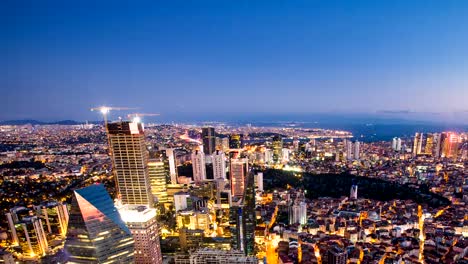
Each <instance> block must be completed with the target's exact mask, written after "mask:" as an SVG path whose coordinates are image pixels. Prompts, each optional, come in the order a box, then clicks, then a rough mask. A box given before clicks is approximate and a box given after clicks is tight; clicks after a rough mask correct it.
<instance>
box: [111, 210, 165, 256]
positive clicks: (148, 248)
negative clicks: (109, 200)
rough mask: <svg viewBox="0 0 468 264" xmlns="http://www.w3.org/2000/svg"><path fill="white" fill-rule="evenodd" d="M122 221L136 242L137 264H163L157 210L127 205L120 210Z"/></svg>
mask: <svg viewBox="0 0 468 264" xmlns="http://www.w3.org/2000/svg"><path fill="white" fill-rule="evenodd" d="M119 213H120V215H121V216H122V220H123V221H124V222H125V224H126V225H127V227H128V229H130V232H131V233H132V235H133V239H134V240H135V257H134V258H135V263H137V264H138V263H141V264H146V263H154V264H161V263H162V255H161V246H160V241H159V232H158V225H157V221H156V209H152V208H148V207H146V206H129V205H125V206H123V207H121V208H119Z"/></svg>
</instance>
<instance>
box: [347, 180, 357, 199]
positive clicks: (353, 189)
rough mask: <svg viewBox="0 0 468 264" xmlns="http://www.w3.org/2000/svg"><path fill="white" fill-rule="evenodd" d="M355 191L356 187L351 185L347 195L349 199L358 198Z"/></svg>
mask: <svg viewBox="0 0 468 264" xmlns="http://www.w3.org/2000/svg"><path fill="white" fill-rule="evenodd" d="M357 191H358V186H357V185H356V184H353V185H352V186H351V191H350V194H349V198H350V199H354V200H356V199H357V197H358V196H357V194H358V193H357Z"/></svg>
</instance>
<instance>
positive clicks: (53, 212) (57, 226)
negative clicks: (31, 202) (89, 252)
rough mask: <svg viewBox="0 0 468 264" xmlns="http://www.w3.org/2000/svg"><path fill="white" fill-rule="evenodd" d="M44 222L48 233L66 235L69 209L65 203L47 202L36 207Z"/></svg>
mask: <svg viewBox="0 0 468 264" xmlns="http://www.w3.org/2000/svg"><path fill="white" fill-rule="evenodd" d="M34 209H35V210H36V212H37V214H38V215H39V216H40V218H41V219H42V221H43V223H44V228H45V230H46V232H47V233H49V234H54V235H58V236H62V237H65V235H66V234H67V225H68V209H67V206H66V205H65V204H62V203H58V202H55V201H51V202H45V203H42V204H41V205H39V206H35V208H34Z"/></svg>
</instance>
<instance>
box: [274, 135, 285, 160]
mask: <svg viewBox="0 0 468 264" xmlns="http://www.w3.org/2000/svg"><path fill="white" fill-rule="evenodd" d="M272 149H273V162H275V163H280V162H281V160H282V155H283V138H282V137H281V136H274V137H273V142H272Z"/></svg>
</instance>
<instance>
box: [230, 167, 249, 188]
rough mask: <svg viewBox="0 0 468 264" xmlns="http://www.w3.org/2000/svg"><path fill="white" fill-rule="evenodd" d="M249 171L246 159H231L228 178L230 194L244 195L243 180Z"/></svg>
mask: <svg viewBox="0 0 468 264" xmlns="http://www.w3.org/2000/svg"><path fill="white" fill-rule="evenodd" d="M248 172H249V160H248V159H231V166H230V170H229V173H230V180H231V194H232V195H233V196H242V195H244V189H245V181H246V177H247V174H248Z"/></svg>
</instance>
